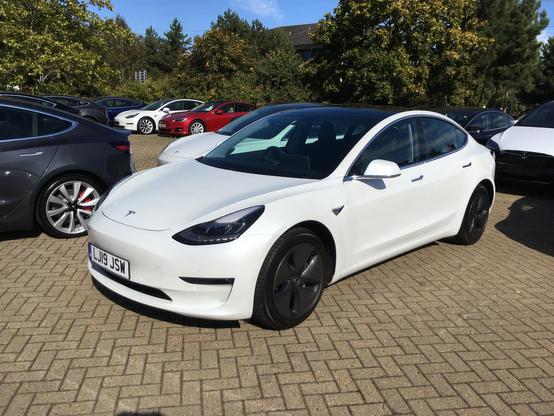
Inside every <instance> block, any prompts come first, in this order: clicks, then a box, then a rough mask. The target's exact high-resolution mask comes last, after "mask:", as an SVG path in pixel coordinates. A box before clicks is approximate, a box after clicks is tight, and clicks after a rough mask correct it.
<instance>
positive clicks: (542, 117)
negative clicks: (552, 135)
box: [516, 102, 554, 128]
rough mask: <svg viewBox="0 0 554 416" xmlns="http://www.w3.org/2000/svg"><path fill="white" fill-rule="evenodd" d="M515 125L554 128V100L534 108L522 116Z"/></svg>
mask: <svg viewBox="0 0 554 416" xmlns="http://www.w3.org/2000/svg"><path fill="white" fill-rule="evenodd" d="M516 126H519V127H546V128H554V102H553V103H548V104H544V105H541V106H540V107H537V108H535V109H534V110H533V111H531V112H530V113H528V114H527V115H525V116H523V117H522V118H521V119H520V120H519V121H518V122H517V124H516Z"/></svg>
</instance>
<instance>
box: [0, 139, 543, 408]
mask: <svg viewBox="0 0 554 416" xmlns="http://www.w3.org/2000/svg"><path fill="white" fill-rule="evenodd" d="M133 141H134V150H135V155H136V157H137V165H138V166H139V168H145V167H147V166H150V165H153V163H154V161H155V157H156V155H157V154H158V153H159V151H160V150H161V149H162V148H163V146H165V144H166V143H167V141H166V140H162V139H157V138H152V137H140V138H137V137H135V138H133ZM529 188H530V187H528V186H519V187H515V188H504V189H507V190H508V191H510V192H511V193H501V194H499V195H498V199H497V204H496V207H495V210H494V212H493V215H492V219H491V223H490V224H489V228H488V230H487V232H486V234H485V236H484V239H483V240H482V241H481V242H480V243H479V244H477V245H476V246H473V247H457V246H451V245H448V244H444V243H438V244H434V245H430V246H428V247H425V248H422V249H420V250H417V251H414V252H412V253H410V254H407V255H404V256H401V257H399V258H397V259H394V260H391V261H388V262H386V263H384V264H381V265H379V266H377V267H374V268H372V269H370V270H367V271H364V272H363V273H360V274H358V275H356V276H354V277H351V278H349V279H347V280H345V281H342V282H339V283H338V284H336V285H334V286H332V287H330V288H328V289H327V290H326V292H325V293H324V296H323V299H322V301H321V303H320V305H319V306H318V308H317V310H316V312H315V313H314V314H313V315H312V316H311V317H310V318H309V320H308V321H307V322H305V323H304V324H303V325H301V326H300V327H298V328H296V329H293V330H288V331H282V332H270V331H264V330H261V329H258V328H256V327H254V326H252V325H250V324H248V323H245V322H240V323H230V324H225V323H214V322H200V321H191V320H187V319H184V318H180V317H176V316H172V315H169V314H163V313H157V312H155V311H151V310H146V309H143V308H137V307H135V306H133V305H129V304H126V303H124V302H122V301H121V300H117V299H115V300H117V301H118V302H119V304H118V303H114V301H113V299H110V298H107V297H106V296H104V295H103V294H102V293H100V292H99V291H98V290H97V289H96V288H95V287H94V286H93V284H92V282H91V278H90V276H89V274H88V273H87V269H86V266H85V258H86V248H85V247H86V246H85V245H86V239H85V238H82V239H78V240H71V241H59V240H54V239H51V238H49V237H47V236H45V235H43V234H38V235H33V234H28V233H24V234H21V233H19V234H7V235H6V234H4V235H0V413H5V414H9V415H16V414H30V415H31V414H33V415H34V414H37V415H45V414H52V415H54V414H56V415H57V414H69V415H76V414H106V415H112V414H119V415H132V414H141V415H157V414H163V415H172V414H179V415H183V414H186V415H189V414H190V415H195V414H201V413H202V414H204V415H217V414H226V415H235V414H237V415H240V414H245V413H246V414H261V413H266V412H267V413H271V412H274V414H279V415H288V414H298V415H303V414H308V413H312V414H318V415H319V414H322V415H323V414H332V415H346V414H353V415H379V414H421V415H426V414H441V415H489V414H497V415H502V416H504V415H512V414H521V415H527V414H530V415H534V414H538V415H547V414H554V215H553V213H554V197H553V195H552V193H551V194H550V196H547V195H546V192H547V190H546V189H545V188H540V187H532V188H530V189H529Z"/></svg>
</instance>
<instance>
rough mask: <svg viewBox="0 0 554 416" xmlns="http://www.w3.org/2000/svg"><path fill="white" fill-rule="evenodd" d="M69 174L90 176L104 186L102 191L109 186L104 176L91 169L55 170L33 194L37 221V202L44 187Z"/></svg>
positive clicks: (34, 217) (34, 212)
mask: <svg viewBox="0 0 554 416" xmlns="http://www.w3.org/2000/svg"><path fill="white" fill-rule="evenodd" d="M67 175H83V176H88V177H90V178H91V179H92V180H94V181H96V182H98V183H99V184H100V186H102V188H103V189H102V191H105V190H106V189H107V188H108V185H106V183H105V181H104V180H102V178H101V177H100V176H98V175H96V174H94V173H92V172H90V171H87V170H84V169H69V170H62V171H57V172H54V173H52V174H51V175H48V176H47V177H45V178H43V179H42V181H41V183H40V185H39V186H37V187H36V191H35V193H34V195H33V221H35V222H36V215H37V204H38V200H39V196H40V195H41V194H42V192H43V191H44V189H46V187H47V186H48V185H49V184H50V183H52V182H54V181H56V180H58V179H59V178H61V177H63V176H67Z"/></svg>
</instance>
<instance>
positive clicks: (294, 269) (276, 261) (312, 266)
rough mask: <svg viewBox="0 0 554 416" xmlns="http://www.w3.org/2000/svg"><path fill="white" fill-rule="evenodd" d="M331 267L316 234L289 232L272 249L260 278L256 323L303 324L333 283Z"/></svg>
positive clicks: (275, 326) (268, 325) (284, 326)
mask: <svg viewBox="0 0 554 416" xmlns="http://www.w3.org/2000/svg"><path fill="white" fill-rule="evenodd" d="M330 264H331V262H330V258H329V254H328V253H327V250H326V249H325V246H324V245H323V243H322V242H321V240H320V239H319V238H318V237H317V236H316V235H315V234H314V233H312V232H311V231H309V230H307V229H304V228H295V229H292V230H290V231H288V232H286V233H285V234H284V235H283V236H282V237H280V238H279V240H277V242H276V243H275V244H274V245H273V247H272V248H271V250H270V252H269V253H268V255H267V257H266V259H265V261H264V264H263V266H262V269H261V271H260V274H259V276H258V281H257V283H256V292H255V295H254V310H253V314H252V321H253V322H255V323H257V324H259V325H261V326H263V327H266V328H271V329H287V328H292V327H294V326H296V325H298V324H300V323H301V322H303V321H304V320H305V319H306V318H307V317H308V316H309V315H310V314H311V313H312V312H313V310H314V309H315V307H316V305H317V303H318V302H319V299H320V298H321V295H322V293H323V289H324V288H325V285H326V284H327V283H328V282H329V280H330V277H331V266H330Z"/></svg>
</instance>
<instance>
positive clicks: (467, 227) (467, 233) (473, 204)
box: [449, 185, 492, 245]
mask: <svg viewBox="0 0 554 416" xmlns="http://www.w3.org/2000/svg"><path fill="white" fill-rule="evenodd" d="M491 199H492V198H491V195H489V191H488V190H487V188H485V187H484V186H483V185H479V186H478V187H477V188H476V189H475V191H473V194H472V195H471V198H470V200H469V203H468V205H467V208H466V212H465V215H464V220H463V221H462V225H461V227H460V230H459V231H458V234H456V235H455V236H454V237H452V238H451V239H449V241H450V242H452V243H454V244H462V245H471V244H475V243H476V242H477V241H479V239H480V238H481V236H482V235H483V233H484V232H485V228H486V226H487V221H488V219H489V210H490V206H491Z"/></svg>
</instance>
